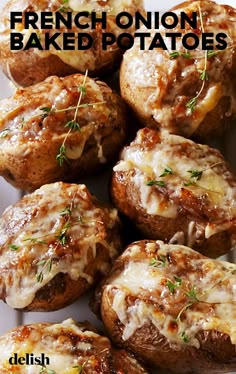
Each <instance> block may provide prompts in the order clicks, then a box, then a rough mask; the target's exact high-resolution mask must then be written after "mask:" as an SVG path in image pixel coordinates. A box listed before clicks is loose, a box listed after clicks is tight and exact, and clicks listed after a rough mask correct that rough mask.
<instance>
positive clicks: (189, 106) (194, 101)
mask: <svg viewBox="0 0 236 374" xmlns="http://www.w3.org/2000/svg"><path fill="white" fill-rule="evenodd" d="M198 9H199V15H200V23H201V30H202V33H204V32H205V29H204V24H203V14H202V11H201V7H200V5H199V4H198ZM208 56H209V54H208V51H205V54H204V68H203V69H202V70H198V72H199V74H200V75H199V78H200V80H202V85H201V88H200V90H199V92H198V93H197V94H196V96H194V97H193V98H192V99H190V100H189V101H188V102H187V103H186V108H187V109H189V111H190V113H191V114H192V113H193V112H194V111H195V108H196V105H197V101H198V98H199V97H200V96H201V94H202V92H203V90H204V87H205V84H206V81H207V80H209V74H208V72H207V59H208Z"/></svg>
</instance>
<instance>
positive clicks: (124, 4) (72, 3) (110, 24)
mask: <svg viewBox="0 0 236 374" xmlns="http://www.w3.org/2000/svg"><path fill="white" fill-rule="evenodd" d="M47 3H48V4H47V8H46V9H45V1H42V0H40V1H37V4H35V5H33V8H32V9H30V11H35V12H36V13H38V15H39V19H40V16H41V12H42V11H53V12H55V11H58V10H59V9H61V8H62V6H64V7H69V9H70V10H71V9H72V11H73V15H75V14H76V13H78V12H84V11H88V12H91V11H95V12H97V13H98V14H99V13H100V12H107V30H106V31H107V32H112V33H113V34H114V35H115V36H118V35H119V34H121V32H122V30H121V29H119V28H118V27H117V26H116V23H115V20H114V15H116V14H118V13H120V12H121V11H123V10H126V11H127V12H129V13H130V14H132V15H134V14H135V12H136V11H143V1H142V0H135V1H132V0H118V1H117V0H105V1H94V0H93V1H87V0H69V1H68V3H67V4H63V1H59V0H50V1H47ZM24 5H25V4H24ZM15 7H16V5H15V4H14V11H16V9H15ZM22 8H23V6H22V7H20V6H19V11H22ZM24 8H25V7H24ZM23 10H24V9H23ZM7 21H8V20H5V19H4V20H3V22H2V24H1V29H0V40H1V41H2V42H4V43H8V42H9V38H10V31H11V30H9V24H8V22H7ZM80 21H81V20H80ZM81 23H83V21H81ZM84 23H89V27H88V28H87V29H86V30H80V29H78V28H77V27H76V25H75V24H73V27H72V29H71V30H67V29H66V28H65V27H63V26H62V27H61V29H60V30H56V31H57V32H61V33H65V32H68V31H70V32H74V33H75V50H72V51H65V50H63V36H62V35H60V36H59V37H57V39H56V42H57V44H58V45H59V46H60V47H61V49H62V50H56V49H55V48H54V47H52V46H51V47H50V51H46V50H43V51H40V50H37V49H35V50H34V52H35V53H37V54H38V55H39V56H40V57H42V58H46V57H48V56H50V55H51V54H52V55H56V56H57V57H59V58H60V59H61V60H62V61H63V62H64V63H65V64H68V65H69V66H71V67H73V68H75V69H77V70H79V71H86V70H87V69H88V70H90V71H94V70H96V69H97V64H98V63H99V62H100V61H98V60H99V59H100V57H101V56H100V55H99V54H98V55H97V56H96V54H94V48H90V49H88V50H86V51H83V50H79V49H78V45H76V44H77V39H78V36H76V35H79V34H80V33H84V32H86V33H89V34H90V35H91V36H92V37H94V35H93V34H94V30H92V29H91V20H90V19H89V18H85V20H84ZM37 25H38V30H37V34H38V35H39V36H40V41H41V44H42V46H44V33H45V30H40V22H39V23H38V24H37ZM18 28H20V32H21V33H22V34H23V35H24V40H23V44H24V45H25V44H26V43H27V41H28V40H29V37H30V36H31V33H32V32H35V30H34V29H32V28H30V29H28V30H27V29H24V28H23V25H19V26H18ZM48 31H49V32H50V34H51V35H52V34H53V33H54V31H55V30H52V31H51V30H46V32H48ZM126 31H127V32H130V33H132V32H134V26H132V27H130V28H129V29H126ZM98 32H99V31H98ZM15 53H17V51H16V52H15ZM109 53H110V52H109Z"/></svg>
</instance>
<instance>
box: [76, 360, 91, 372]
mask: <svg viewBox="0 0 236 374" xmlns="http://www.w3.org/2000/svg"><path fill="white" fill-rule="evenodd" d="M87 362H88V360H87V361H85V362H84V363H83V364H82V365H76V366H72V368H73V369H78V372H77V374H83V373H84V367H85V365H86V363H87Z"/></svg>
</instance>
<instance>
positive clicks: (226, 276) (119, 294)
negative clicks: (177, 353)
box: [105, 241, 236, 348]
mask: <svg viewBox="0 0 236 374" xmlns="http://www.w3.org/2000/svg"><path fill="white" fill-rule="evenodd" d="M149 244H150V243H147V244H146V247H145V255H144V256H143V255H141V253H143V252H142V251H141V249H140V247H139V253H138V251H137V247H138V243H136V244H135V250H134V251H133V248H132V245H131V246H130V247H129V248H128V249H127V250H126V251H125V252H124V254H123V255H122V256H121V258H124V261H125V264H126V265H125V268H124V270H123V271H122V272H121V273H119V274H118V275H117V276H114V275H112V277H111V282H109V283H108V285H107V286H105V292H108V293H109V292H110V290H112V289H114V298H113V303H112V308H113V310H114V311H115V312H116V314H117V317H118V318H119V320H120V322H121V323H122V324H123V325H124V330H123V337H122V338H123V340H127V339H129V338H130V337H131V336H132V335H133V334H134V332H135V331H136V330H137V329H139V328H141V327H142V326H143V325H144V324H145V323H150V322H152V323H153V325H154V326H156V327H157V328H158V330H159V331H160V333H161V334H163V335H164V336H165V337H166V338H167V340H168V342H169V343H170V344H171V345H172V346H174V347H178V345H183V344H189V345H192V346H195V347H196V348H199V347H200V345H199V341H198V340H197V338H196V335H197V333H198V332H199V331H201V330H216V331H220V332H222V333H225V334H227V335H229V336H230V339H231V342H232V344H236V327H235V326H236V309H235V303H236V286H235V284H236V273H235V271H236V267H235V265H233V264H230V263H227V262H223V261H216V260H211V259H208V258H206V257H203V256H202V255H200V254H198V253H197V252H194V251H193V250H191V249H190V248H187V247H184V246H179V245H178V246H174V245H170V244H168V245H167V244H163V243H162V242H159V241H157V242H156V253H155V254H154V253H153V247H152V248H151V251H150V247H149ZM152 244H153V243H152ZM160 255H161V256H164V257H165V258H167V257H166V256H167V255H170V256H171V258H172V261H171V263H170V264H169V262H168V260H167V263H166V264H165V266H151V265H150V263H151V259H152V258H153V257H154V256H157V257H158V256H160ZM127 256H128V257H129V260H128V261H127V259H126V257H127ZM186 264H187V265H186ZM200 270H201V272H200V274H201V275H200V274H199V271H200ZM140 274H142V277H141V278H140ZM180 274H181V275H180ZM174 277H181V281H182V283H181V285H179V287H177V288H176V289H175V291H174V293H173V294H172V293H171V292H170V290H169V289H168V287H167V286H166V283H167V282H168V281H170V282H172V283H175V278H174ZM193 287H194V289H195V292H196V295H197V298H198V300H200V301H199V302H195V301H193V300H192V299H188V298H187V297H186V296H185V293H186V292H187V291H189V290H191V289H192V288H193ZM128 297H129V300H134V301H132V302H131V301H127V298H128ZM184 298H185V301H184V302H183V300H184ZM189 301H193V305H192V306H191V307H189V308H185V307H186V305H187V303H188V302H189ZM158 306H160V307H158ZM181 308H182V309H184V308H185V312H183V313H181V317H180V318H179V320H178V321H177V322H178V323H177V325H178V326H177V329H174V330H173V329H171V328H170V325H171V323H172V324H173V322H175V323H176V317H177V315H178V313H179V312H180V310H181ZM173 310H174V311H173ZM182 332H185V334H186V336H187V337H188V340H189V341H188V343H185V342H184V341H183V339H182V338H181V333H182Z"/></svg>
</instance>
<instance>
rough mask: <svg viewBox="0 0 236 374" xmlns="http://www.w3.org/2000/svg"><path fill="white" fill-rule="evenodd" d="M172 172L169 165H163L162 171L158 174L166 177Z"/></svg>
mask: <svg viewBox="0 0 236 374" xmlns="http://www.w3.org/2000/svg"><path fill="white" fill-rule="evenodd" d="M173 174H174V172H173V170H172V169H171V168H170V167H169V166H165V168H164V171H163V173H162V174H161V175H160V177H167V176H168V175H173Z"/></svg>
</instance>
